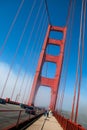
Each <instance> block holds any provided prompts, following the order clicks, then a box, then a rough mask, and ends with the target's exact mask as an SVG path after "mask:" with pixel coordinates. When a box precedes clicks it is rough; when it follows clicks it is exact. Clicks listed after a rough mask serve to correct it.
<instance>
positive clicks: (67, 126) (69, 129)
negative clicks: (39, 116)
mask: <svg viewBox="0 0 87 130" xmlns="http://www.w3.org/2000/svg"><path fill="white" fill-rule="evenodd" d="M53 115H54V116H55V118H56V119H57V121H58V122H59V124H60V125H61V127H62V128H63V129H64V130H86V129H85V128H83V127H82V126H81V125H79V124H76V123H74V122H72V121H70V120H69V119H66V118H65V117H63V116H61V115H59V114H58V113H57V112H54V113H53Z"/></svg>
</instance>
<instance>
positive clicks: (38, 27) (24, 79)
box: [19, 10, 45, 95]
mask: <svg viewBox="0 0 87 130" xmlns="http://www.w3.org/2000/svg"><path fill="white" fill-rule="evenodd" d="M44 13H45V12H44V10H43V13H42V16H41V19H40V23H39V26H38V29H37V31H36V35H35V39H34V44H33V47H32V49H31V52H30V55H29V59H28V63H27V66H26V71H25V73H24V76H23V80H22V82H21V85H20V87H19V88H20V90H19V95H20V94H21V90H22V87H23V84H24V81H25V78H26V75H27V68H28V67H29V64H30V57H31V56H32V54H33V50H34V47H35V43H36V38H37V35H38V33H39V30H40V26H41V23H42V20H43V16H44ZM36 47H39V46H36ZM35 49H36V48H35ZM34 51H35V50H34Z"/></svg>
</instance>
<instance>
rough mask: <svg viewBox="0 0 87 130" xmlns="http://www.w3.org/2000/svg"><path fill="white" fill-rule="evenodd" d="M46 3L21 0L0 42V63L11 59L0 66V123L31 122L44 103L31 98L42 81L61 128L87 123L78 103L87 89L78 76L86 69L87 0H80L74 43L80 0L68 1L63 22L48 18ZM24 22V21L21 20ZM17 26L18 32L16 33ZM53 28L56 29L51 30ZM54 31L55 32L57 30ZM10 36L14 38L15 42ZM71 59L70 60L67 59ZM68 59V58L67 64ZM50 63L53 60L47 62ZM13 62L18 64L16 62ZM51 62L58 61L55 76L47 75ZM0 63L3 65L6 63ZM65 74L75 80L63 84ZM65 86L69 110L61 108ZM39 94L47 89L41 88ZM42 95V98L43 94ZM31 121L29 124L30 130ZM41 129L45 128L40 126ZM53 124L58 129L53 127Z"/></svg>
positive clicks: (74, 129)
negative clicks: (48, 89)
mask: <svg viewBox="0 0 87 130" xmlns="http://www.w3.org/2000/svg"><path fill="white" fill-rule="evenodd" d="M28 2H30V3H29V4H30V6H29V10H28V9H26V6H25V3H26V4H27V3H28ZM2 3H3V2H2V1H1V4H2ZM4 3H5V2H4ZM48 3H50V2H48V1H46V0H41V1H40V0H37V1H36V0H33V1H28V0H21V1H20V2H19V5H18V6H19V7H18V8H17V10H16V13H15V16H14V18H13V20H12V22H11V24H10V26H9V29H8V31H7V34H6V36H5V38H4V40H2V41H3V42H2V43H1V45H0V57H1V63H2V61H5V62H6V60H7V59H9V61H7V64H9V65H7V66H5V67H4V70H5V71H4V72H5V73H4V72H3V69H2V68H1V72H0V73H1V83H0V86H1V90H0V103H1V104H0V120H1V121H0V129H3V130H7V129H26V126H30V125H31V124H32V125H33V122H35V121H36V120H39V118H40V117H41V116H42V115H43V113H44V112H45V109H46V108H45V106H43V107H40V104H39V106H38V105H36V104H35V101H36V97H37V94H38V91H39V89H40V87H41V86H43V88H45V89H47V88H50V92H51V94H50V98H51V99H50V103H49V106H48V109H49V110H50V111H52V113H53V116H54V117H55V118H56V120H57V121H58V123H59V124H60V125H61V128H60V129H64V130H86V129H87V122H86V121H87V117H86V115H85V117H84V118H85V119H83V115H82V117H81V116H80V109H79V106H80V104H81V102H80V101H81V99H80V98H81V97H83V96H84V94H85V92H84V93H82V92H81V90H82V88H83V89H84V90H85V87H84V86H86V82H85V84H82V80H83V77H84V76H83V73H86V69H85V68H84V61H85V60H86V58H85V55H86V43H85V39H86V36H85V32H86V5H87V1H86V0H81V1H80V4H81V8H80V9H79V11H80V12H79V13H78V15H79V16H80V17H79V19H78V21H79V23H78V27H77V28H75V31H76V32H78V35H77V34H76V36H75V37H74V38H75V40H74V41H73V43H72V38H73V34H72V33H73V32H74V31H73V28H74V21H75V14H76V8H77V4H78V1H77V0H69V1H68V8H67V17H66V23H65V25H63V26H58V25H54V24H53V23H52V21H51V14H50V11H49V4H48ZM55 4H56V3H55ZM2 5H3V4H2ZM60 6H61V5H60ZM23 7H24V9H25V10H26V13H27V15H28V16H25V12H22V9H23ZM24 9H23V10H24ZM21 13H22V15H23V18H24V17H26V18H25V19H26V20H25V21H23V19H22V15H20V14H21ZM19 17H21V20H19V24H18V26H17V27H16V23H17V21H18V18H19ZM59 17H63V16H59ZM57 19H58V18H57ZM54 21H55V20H54ZM22 22H23V25H21V24H22ZM20 26H21V27H20ZM22 26H23V27H22ZM18 27H19V28H18ZM18 31H19V33H20V34H18ZM76 32H75V33H76ZM52 33H55V34H53V35H52ZM56 34H57V36H55V35H56ZM15 35H16V37H15ZM17 35H18V36H19V39H18V38H17ZM74 35H75V34H74ZM10 38H11V39H10ZM14 39H16V40H17V41H16V43H15V40H14ZM11 44H12V45H11ZM72 44H73V45H72ZM56 47H57V49H58V50H57V53H58V54H55V55H54V54H52V53H49V52H50V50H53V53H55V52H56V50H55V49H54V48H56ZM75 47H76V49H75ZM72 49H75V50H73V51H72V52H73V54H74V55H71V50H72ZM58 51H59V52H58ZM75 51H76V52H75ZM73 56H74V57H73ZM5 57H6V59H5ZM70 58H71V59H70ZM72 59H73V61H72V62H70V60H72ZM69 62H70V63H72V64H70V65H69ZM49 63H51V66H50V67H49ZM17 64H19V65H18V66H17ZM53 64H55V66H56V67H55V74H54V77H51V78H50V75H51V73H54V72H53V66H52V65H53ZM1 65H2V66H3V65H4V64H1ZM73 66H74V67H73ZM85 66H86V65H85ZM6 67H7V72H6ZM16 67H17V68H16ZM49 69H50V71H49V74H48V70H49ZM70 70H71V71H70ZM68 72H69V74H68ZM73 72H74V74H73ZM68 75H69V79H68V81H69V80H72V81H73V79H74V81H73V82H70V84H68V86H69V85H70V86H69V90H67V82H68V81H67V77H68ZM85 77H86V74H85ZM71 83H72V84H71ZM71 86H73V88H71ZM66 91H67V94H68V95H69V96H67V97H68V98H67V99H66V102H65V104H66V106H69V105H67V104H68V102H69V101H70V102H71V103H69V104H70V108H69V110H68V109H67V110H66V109H64V107H65V106H64V100H65V94H66ZM43 95H45V93H44V92H43ZM41 96H42V95H40V97H39V98H41ZM70 96H71V97H70ZM46 98H47V97H46ZM69 98H70V99H69ZM40 100H41V101H42V99H40ZM42 102H43V101H42ZM85 104H86V101H85ZM20 107H21V108H20ZM85 107H86V105H85ZM83 110H84V109H83ZM84 112H85V111H84ZM35 113H36V114H35ZM5 115H6V116H5ZM81 118H82V119H83V120H84V121H82V120H81ZM40 119H41V118H40ZM10 120H11V121H10ZM84 122H85V123H84ZM27 124H28V125H27ZM53 125H54V124H53ZM24 126H25V127H24ZM48 126H49V124H48ZM48 126H47V128H48ZM34 127H35V126H34ZM34 127H32V128H31V129H32V130H33V129H34ZM40 127H41V126H40ZM42 129H43V130H44V127H42ZM48 129H50V130H51V127H50V126H49V128H48ZM53 129H54V130H56V128H55V127H54V128H53Z"/></svg>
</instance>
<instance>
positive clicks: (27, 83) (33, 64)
mask: <svg viewBox="0 0 87 130" xmlns="http://www.w3.org/2000/svg"><path fill="white" fill-rule="evenodd" d="M44 25H45V18H44V21H43V25H42V29H41V33H40V37H39V40H38V43H40V41H41V38H42V35H44V33H43V30H45V29H44V28H45V26H46V25H45V26H44ZM37 47H38V46H37ZM41 48H42V44H40V46H39V48H37V51H38V49H39V51H40V50H41ZM37 56H38V57H39V53H38V55H37ZM35 59H36V55H35V56H34V58H33V60H32V66H34V67H35V66H36V65H35ZM30 70H31V68H30ZM34 70H35V69H34ZM33 74H34V72H33ZM30 83H31V79H30V78H29V79H28V80H27V82H26V85H25V86H26V87H25V88H27V86H29V87H30ZM25 91H26V90H25ZM25 93H26V92H25ZM25 93H24V95H23V97H22V102H23V99H24V97H25ZM28 93H29V92H28ZM28 96H29V95H28Z"/></svg>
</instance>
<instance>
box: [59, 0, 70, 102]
mask: <svg viewBox="0 0 87 130" xmlns="http://www.w3.org/2000/svg"><path fill="white" fill-rule="evenodd" d="M71 9H72V0H70V1H69V8H68V15H67V19H66V27H67V30H68V25H69V20H70V13H71ZM67 34H68V31H67ZM67 34H66V37H67ZM65 45H66V41H65ZM64 48H65V47H64ZM58 95H59V94H58ZM59 103H60V104H61V97H60V96H58V104H59Z"/></svg>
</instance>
